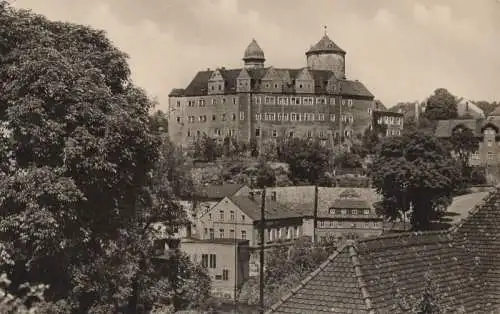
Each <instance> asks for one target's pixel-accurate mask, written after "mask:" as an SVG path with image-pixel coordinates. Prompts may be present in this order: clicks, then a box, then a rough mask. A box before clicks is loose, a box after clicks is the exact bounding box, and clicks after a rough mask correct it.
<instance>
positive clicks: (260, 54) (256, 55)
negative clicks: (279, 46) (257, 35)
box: [243, 39, 265, 61]
mask: <svg viewBox="0 0 500 314" xmlns="http://www.w3.org/2000/svg"><path fill="white" fill-rule="evenodd" d="M243 60H262V61H264V60H265V57H264V51H263V50H262V48H260V46H259V44H258V43H257V41H256V40H255V39H252V42H251V43H250V45H248V47H247V49H245V54H244V55H243Z"/></svg>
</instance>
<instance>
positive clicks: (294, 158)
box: [278, 138, 330, 184]
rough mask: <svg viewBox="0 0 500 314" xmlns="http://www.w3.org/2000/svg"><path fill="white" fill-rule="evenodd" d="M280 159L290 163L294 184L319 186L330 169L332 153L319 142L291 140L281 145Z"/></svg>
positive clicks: (291, 177)
mask: <svg viewBox="0 0 500 314" xmlns="http://www.w3.org/2000/svg"><path fill="white" fill-rule="evenodd" d="M278 158H279V160H280V161H283V162H286V163H288V165H289V167H290V179H291V180H292V181H293V182H294V183H298V182H308V183H310V184H317V183H318V182H319V181H320V180H321V179H322V177H323V176H324V175H325V172H326V171H327V170H328V168H329V160H330V152H329V151H328V150H327V149H326V148H325V147H323V146H322V145H321V144H320V143H319V141H310V140H305V139H300V138H291V139H289V140H287V141H284V142H283V143H282V144H281V145H280V147H279V151H278Z"/></svg>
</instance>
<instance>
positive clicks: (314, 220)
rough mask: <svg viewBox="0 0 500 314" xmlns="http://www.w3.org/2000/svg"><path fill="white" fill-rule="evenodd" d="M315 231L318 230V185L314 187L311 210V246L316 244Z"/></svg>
mask: <svg viewBox="0 0 500 314" xmlns="http://www.w3.org/2000/svg"><path fill="white" fill-rule="evenodd" d="M316 229H318V185H317V184H315V185H314V210H313V239H312V240H313V241H312V242H313V244H316V242H317V240H318V239H317V235H316Z"/></svg>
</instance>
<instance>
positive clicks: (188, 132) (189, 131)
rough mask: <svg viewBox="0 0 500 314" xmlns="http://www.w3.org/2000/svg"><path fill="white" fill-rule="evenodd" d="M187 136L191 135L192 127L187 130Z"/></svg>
mask: <svg viewBox="0 0 500 314" xmlns="http://www.w3.org/2000/svg"><path fill="white" fill-rule="evenodd" d="M187 136H188V137H191V130H190V129H188V131H187Z"/></svg>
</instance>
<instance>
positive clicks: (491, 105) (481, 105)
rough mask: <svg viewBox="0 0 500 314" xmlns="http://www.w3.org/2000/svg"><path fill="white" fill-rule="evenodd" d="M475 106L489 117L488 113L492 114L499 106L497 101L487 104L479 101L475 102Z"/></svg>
mask: <svg viewBox="0 0 500 314" xmlns="http://www.w3.org/2000/svg"><path fill="white" fill-rule="evenodd" d="M475 104H476V106H478V107H479V108H480V109H481V110H483V112H484V114H485V115H489V114H490V113H492V112H493V110H495V109H496V108H497V107H498V106H499V105H500V102H498V101H493V102H489V101H484V100H480V101H477V102H476V103H475Z"/></svg>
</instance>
